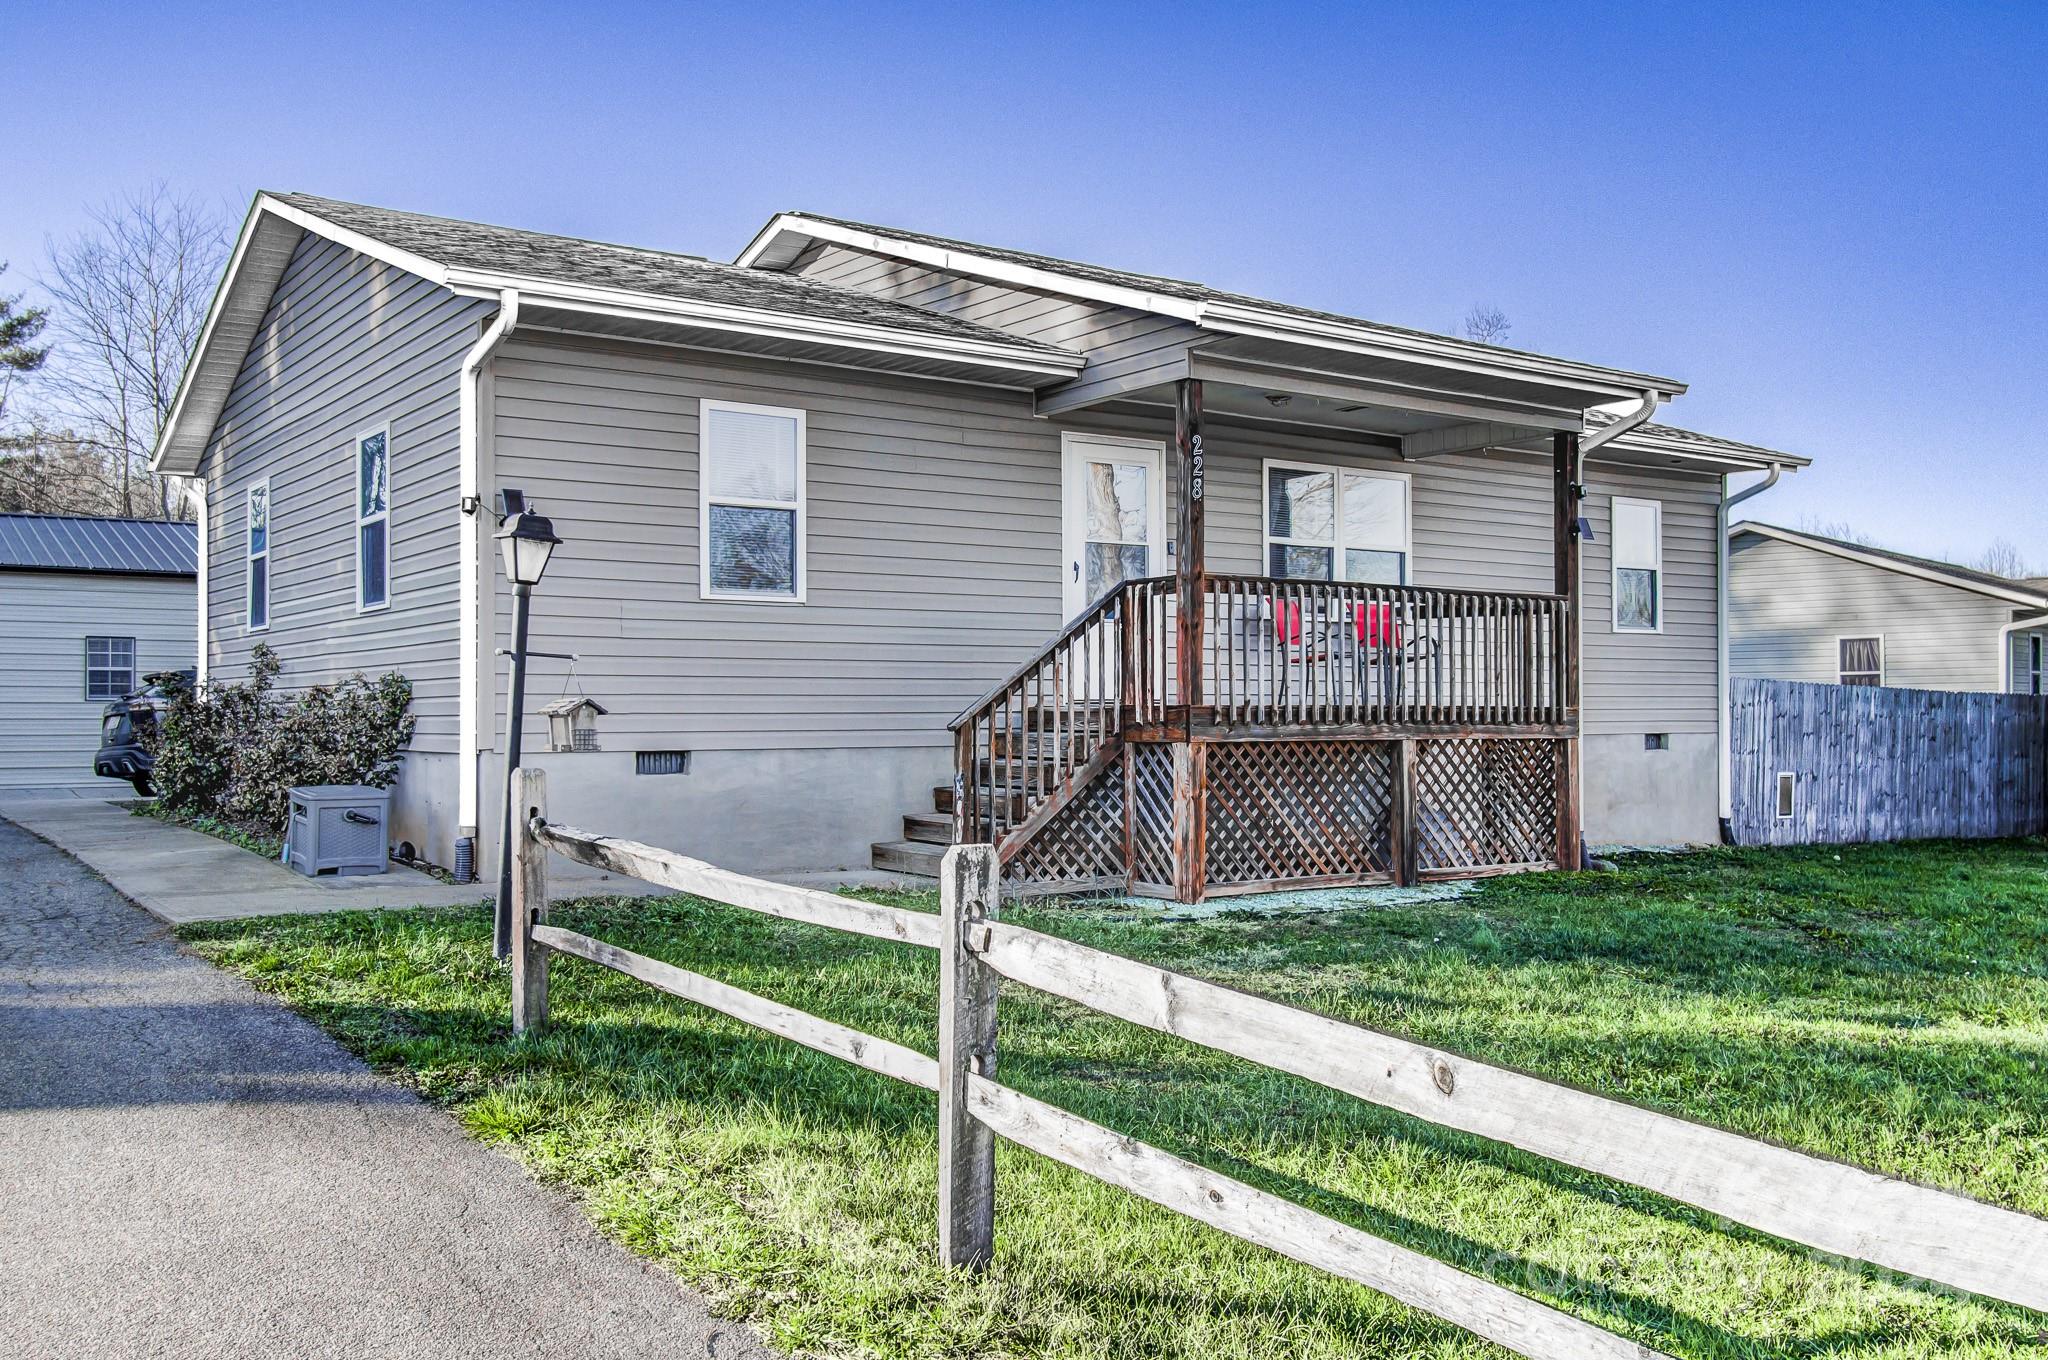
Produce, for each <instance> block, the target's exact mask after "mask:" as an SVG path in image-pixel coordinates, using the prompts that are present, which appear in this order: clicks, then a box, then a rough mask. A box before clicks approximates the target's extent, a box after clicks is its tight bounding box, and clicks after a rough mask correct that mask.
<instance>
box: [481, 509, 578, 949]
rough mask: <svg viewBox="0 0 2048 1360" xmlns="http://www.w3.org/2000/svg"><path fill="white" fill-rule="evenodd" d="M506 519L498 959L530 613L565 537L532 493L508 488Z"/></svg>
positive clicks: (503, 940) (505, 942)
mask: <svg viewBox="0 0 2048 1360" xmlns="http://www.w3.org/2000/svg"><path fill="white" fill-rule="evenodd" d="M503 494H504V498H505V519H504V522H503V524H502V526H501V527H500V528H499V530H498V547H499V549H500V550H501V551H503V553H504V554H505V579H506V580H508V581H510V582H511V583H512V653H511V657H512V664H511V667H510V671H511V680H510V689H511V693H510V695H509V697H508V702H507V703H506V705H505V818H504V825H502V826H501V827H500V828H499V834H498V911H497V935H496V940H495V944H494V948H495V950H496V953H497V956H498V960H499V961H500V962H503V961H504V960H506V959H508V958H510V957H511V956H512V815H513V811H514V809H513V807H512V773H513V771H515V770H517V769H518V768H519V738H520V735H521V729H522V728H524V727H525V725H526V618H527V611H528V609H529V608H530V607H531V605H532V603H533V588H534V587H535V586H537V585H539V584H540V578H541V575H542V574H543V573H544V572H546V571H547V569H548V557H549V555H550V554H552V553H553V552H554V550H555V545H556V544H558V543H560V542H561V541H562V540H561V539H559V538H557V537H555V526H554V524H553V523H552V522H550V521H549V519H548V517H547V516H545V515H543V514H540V513H539V512H537V511H534V510H529V509H527V508H526V495H525V493H524V492H519V491H506V492H505V493H503Z"/></svg>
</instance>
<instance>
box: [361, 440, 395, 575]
mask: <svg viewBox="0 0 2048 1360" xmlns="http://www.w3.org/2000/svg"><path fill="white" fill-rule="evenodd" d="M355 503H356V608H357V609H358V610H368V609H382V608H384V606H386V605H388V604H390V603H391V427H390V426H389V425H382V426H379V427H378V428H376V429H374V430H365V431H363V432H362V433H361V434H359V435H357V436H356V496H355Z"/></svg>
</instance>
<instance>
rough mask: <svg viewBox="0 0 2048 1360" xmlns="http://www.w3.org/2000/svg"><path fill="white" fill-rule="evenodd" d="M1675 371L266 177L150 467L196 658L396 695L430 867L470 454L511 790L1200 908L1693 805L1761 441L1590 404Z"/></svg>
mask: <svg viewBox="0 0 2048 1360" xmlns="http://www.w3.org/2000/svg"><path fill="white" fill-rule="evenodd" d="M1683 390H1684V387H1683V384H1681V383H1678V382H1676V381H1674V380H1671V379H1668V378H1659V377H1654V376H1651V375H1645V374H1638V373H1631V372H1627V371H1623V370H1618V369H1612V368H1606V367H1602V366H1599V365H1593V364H1586V363H1580V362H1575V361H1570V360H1563V359H1555V358H1549V357H1546V356H1542V355H1535V354H1528V353H1522V352H1519V351H1513V350H1506V349H1500V348H1496V347H1492V346H1487V345H1482V344H1476V343H1472V342H1467V341H1461V340H1456V339H1451V338H1448V337H1443V336H1436V335H1428V334H1424V333H1422V332H1417V331H1411V330H1405V329H1402V328H1399V327H1393V326H1385V325H1380V324H1377V323H1373V322H1368V321H1360V320H1355V319H1352V318H1346V317H1341V316H1336V315H1333V314H1330V313H1324V312H1314V311H1308V310H1305V309H1301V308H1296V307H1290V306H1284V305H1281V304H1275V303H1268V302H1264V301H1261V300H1259V299H1255V298H1248V297H1244V296H1241V295H1236V294H1229V293H1223V292H1219V291H1217V290H1213V289H1209V288H1206V287H1204V286H1201V285H1198V284H1191V283H1186V282H1181V281H1177V280H1171V279H1164V278H1158V277H1154V276H1149V275H1140V274H1132V273H1127V272H1123V271H1118V270H1110V269H1103V268H1098V267H1094V266H1089V265H1079V264H1073V263H1070V262H1066V261H1061V260H1055V259H1050V258H1047V257H1042V256H1036V255H1027V254H1022V253H1019V252H1015V251H1008V250H1002V249H998V248H993V247H983V246H976V245H973V244H970V243H966V242H960V241H950V240H946V239H943V238H937V237H931V236H925V235H921V234H918V233H912V232H901V231H893V230H889V229H886V228H880V227H870V226H861V225H857V224H851V223H845V222H840V221H837V220H834V219H829V218H822V217H813V216H808V215H803V214H785V215H782V216H779V217H777V218H775V219H774V220H773V221H771V222H770V223H769V224H768V225H767V227H765V228H764V229H763V231H762V232H761V233H760V235H759V236H758V237H757V238H756V239H755V241H754V242H753V243H752V244H751V245H750V246H749V247H748V248H747V249H746V251H745V252H743V253H742V255H741V256H740V257H739V259H738V261H737V262H736V263H734V264H720V263H715V262H711V261H708V260H703V259H699V258H696V257H693V256H686V255H676V254H669V253H665V252H660V251H652V250H641V249H634V248H630V247H624V246H614V245H604V244H599V243H593V242H589V241H582V240H572V239H567V238H562V237H553V236H544V235H538V234H534V233H529V232H522V231H514V230H510V229H506V228H501V227H490V226H482V225H478V224H474V223H467V222H456V221H450V220H446V219H441V218H432V217H424V216H419V215H417V214H411V213H404V212H394V211H389V210H384V209H377V208H367V207H362V206H358V205H353V204H346V203H340V202H336V201H333V200H329V199H323V198H316V197H312V196H309V195H303V194H264V195H259V197H258V199H257V201H256V203H255V205H254V207H253V208H252V209H251V212H250V215H249V218H248V221H247V224H246V225H245V227H244V230H243V232H242V235H241V238H240V240H239V242H238V244H237V246H236V249H235V252H234V255H233V259H232V262H231V264H230V267H229V271H228V275H227V278H226V280H225V281H224V283H223V285H222V287H221V290H220V292H219V295H218V297H217V299H216V302H215V305H214V310H213V313H212V315H211V317H210V318H209V321H208V323H207V327H206V331H205V334H204V337H203V338H202V341H201V343H200V346H199V348H198V350H197V353H196V355H195V357H194V360H193V363H192V365H191V367H190V369H189V371H188V373H187V374H186V378H185V383H184V386H183V388H182V389H181V392H180V396H179V400H178V405H177V409H176V411H175V413H174V415H173V418H172V420H171V421H170V423H169V425H168V427H167V429H166V431H165V434H164V437H163V440H162V442H161V444H160V445H159V448H158V450H157V453H156V456H155V459H154V462H153V466H154V467H156V468H157V469H158V470H160V471H164V472H173V473H179V474H183V475H187V476H196V477H198V478H200V479H202V481H203V485H204V491H205V495H206V506H207V508H206V512H205V516H204V520H205V526H206V527H205V534H204V548H203V553H204V555H205V557H206V560H207V562H208V564H209V567H208V574H207V577H206V579H207V581H208V583H209V584H208V588H207V589H206V591H205V592H204V599H203V601H202V615H203V617H202V624H201V629H202V633H203V636H204V638H205V647H204V657H203V660H202V665H203V666H204V667H205V668H206V669H207V670H209V671H210V672H212V673H216V674H218V673H228V674H237V675H238V674H240V673H242V671H243V669H244V668H245V666H246V664H247V659H248V656H249V649H250V647H251V646H252V645H253V644H254V643H255V642H256V641H258V640H259V639H262V640H267V641H268V642H269V643H270V644H271V646H272V647H273V648H275V649H276V651H277V652H278V653H279V655H280V656H281V658H282V659H283V661H284V664H285V668H286V669H285V673H284V676H283V683H286V684H293V683H297V684H305V683H310V682H314V681H319V680H325V679H331V678H334V677H337V676H339V675H342V674H346V673H348V672H350V671H356V670H366V671H373V672H374V671H378V670H383V669H386V668H396V669H399V670H402V671H404V672H405V673H406V674H407V675H409V676H410V677H411V678H412V680H413V681H414V684H415V694H416V709H417V712H418V716H419V729H418V735H417V737H416V739H415V741H414V748H413V753H412V754H411V755H410V756H409V757H408V759H407V761H406V764H405V768H404V771H403V774H402V777H401V781H400V784H399V786H398V789H397V792H396V801H395V806H394V822H395V831H396V834H397V835H398V836H401V837H403V838H405V839H408V840H410V841H412V842H414V844H415V845H416V847H417V848H419V849H420V850H421V851H422V852H423V853H424V854H426V855H427V856H428V857H430V858H432V859H434V860H436V861H438V862H440V863H443V864H452V863H454V862H456V858H457V855H458V845H459V843H461V842H463V841H468V842H469V843H470V844H471V845H474V846H475V848H476V849H477V851H478V853H479V855H480V859H479V861H478V862H479V863H481V864H488V863H490V862H491V860H490V856H491V855H492V854H493V853H494V842H495V839H496V837H495V827H496V826H497V824H498V820H499V816H500V814H499V812H498V810H497V789H498V787H499V781H500V779H501V778H502V772H501V769H500V762H499V761H498V759H497V757H496V754H495V752H496V750H497V749H498V744H499V741H500V737H499V735H498V734H499V733H500V731H501V729H502V712H503V709H502V698H501V696H502V695H503V692H504V669H503V666H504V663H503V658H502V656H500V655H499V649H501V648H502V647H504V646H505V645H506V643H507V639H508V636H509V615H510V599H511V597H510V592H509V590H508V588H507V587H506V586H505V585H504V583H503V581H502V579H501V576H500V573H499V570H498V567H497V558H496V553H495V551H494V549H493V546H492V544H491V542H490V539H491V536H492V534H493V532H494V529H495V523H494V520H493V518H492V516H491V512H492V507H493V505H494V503H495V501H496V497H497V494H498V493H499V492H501V491H503V490H506V489H517V490H519V491H521V492H523V493H524V494H525V496H526V497H527V498H529V499H530V500H531V501H533V502H535V503H536V504H537V505H538V507H539V508H540V509H541V510H542V511H544V512H545V513H546V514H547V515H549V516H550V517H551V518H552V520H553V523H554V526H555V528H556V530H557V531H558V532H559V534H560V535H561V537H562V539H563V543H562V546H561V547H560V548H559V549H557V551H556V553H555V557H554V563H553V565H552V566H551V567H550V568H549V571H548V574H547V577H546V579H545V581H543V582H542V584H541V585H540V587H539V588H538V590H537V591H536V592H535V594H534V622H533V631H532V639H531V646H532V647H533V648H534V649H536V650H539V651H545V652H555V653H573V654H574V655H575V657H576V660H575V662H574V674H573V678H572V677H571V676H570V675H568V674H566V673H565V663H564V662H562V661H560V660H553V659H549V658H545V657H543V658H538V659H536V660H535V662H534V665H533V668H532V670H533V674H532V679H531V681H530V689H529V692H530V693H532V694H534V695H536V696H537V697H536V699H535V702H534V704H533V705H532V706H531V709H532V711H530V712H529V715H528V727H527V729H526V732H525V736H524V745H525V749H526V750H527V751H528V752H538V753H539V754H537V755H535V756H534V757H533V759H534V761H535V763H537V764H540V765H543V766H545V768H546V769H547V770H548V773H549V779H550V789H551V792H550V797H551V798H552V800H553V804H554V808H555V811H556V813H557V815H559V816H562V817H564V818H565V819H570V820H574V821H575V822H577V823H578V824H580V825H585V826H589V827H593V828H600V829H602V830H605V831H607V832H611V833H615V834H622V835H630V836H633V837H636V838H638V839H642V840H646V841H651V842H655V843H659V844H664V845H669V846H674V847H677V848H679V849H682V850H684V851H686V852H688V853H690V854H693V855H699V856H702V857H704V858H707V859H710V860H713V861H717V862H720V863H724V864H728V865H731V866H733V867H736V868H742V869H749V870H755V871H797V870H806V869H818V870H838V869H846V868H850V867H855V866H860V865H864V864H866V863H868V862H870V860H872V862H874V863H875V864H877V865H882V866H885V867H896V868H929V867H930V866H931V865H932V864H934V863H935V861H936V856H937V851H938V843H940V842H943V841H945V840H947V839H948V838H949V837H951V836H952V835H953V834H955V832H956V829H957V830H958V831H961V832H964V833H965V834H968V835H970V836H972V837H973V838H976V839H996V840H999V841H1001V842H1002V844H1003V848H1004V855H1005V858H1006V860H1007V861H1008V863H1009V866H1010V872H1011V873H1012V875H1013V877H1018V878H1023V879H1029V880H1031V881H1034V882H1036V883H1039V884H1045V883H1052V882H1074V883H1088V884H1091V885H1092V884H1098V883H1103V882H1135V883H1137V884H1138V885H1139V886H1140V887H1141V888H1144V889H1146V890H1149V891H1155V892H1157V891H1167V892H1174V893H1178V894H1179V895H1183V896H1202V895H1205V894H1209V893H1215V892H1225V891H1233V890H1243V889H1246V888H1249V887H1255V886H1262V885H1268V884H1271V883H1275V882H1294V883H1300V882H1309V881H1316V882H1359V881H1376V880H1381V879H1385V878H1388V877H1393V878H1397V879H1404V880H1405V879H1412V878H1415V877H1418V876H1425V877H1426V876H1445V875H1452V874H1459V873H1468V872H1489V871H1493V872H1497V871H1499V870H1500V869H1502V868H1507V867H1522V866H1525V865H1528V864H1532V863H1548V862H1554V861H1556V860H1560V859H1562V860H1565V861H1567V862H1570V861H1575V860H1576V857H1577V854H1578V836H1577V834H1576V832H1577V829H1578V828H1579V826H1580V825H1581V823H1582V824H1583V828H1584V831H1585V833H1586V835H1588V836H1589V837H1590V838H1592V839H1593V840H1595V841H1635V842H1685V841H1706V840H1711V839H1713V838H1714V837H1715V836H1716V833H1717V826H1716V816H1717V805H1716V770H1717V763H1718V762H1717V753H1718V743H1719V741H1720V739H1721V735H1722V726H1723V724H1722V719H1721V712H1722V705H1721V703H1720V702H1719V699H1718V695H1719V688H1720V685H1721V682H1722V679H1723V677H1722V676H1721V675H1720V674H1719V667H1718V664H1717V655H1718V650H1719V636H1718V631H1717V627H1718V625H1717V619H1718V611H1719V605H1720V601H1719V597H1718V591H1717V588H1716V579H1717V569H1718V566H1719V558H1718V552H1719V549H1720V545H1721V542H1722V535H1721V529H1720V526H1721V523H1722V520H1721V515H1722V500H1723V495H1724V490H1725V482H1724V479H1725V477H1726V475H1727V474H1730V473H1737V472H1744V471H1753V470H1760V469H1764V468H1768V467H1771V466H1774V465H1775V466H1781V467H1796V466H1799V465H1801V464H1803V462H1804V461H1805V460H1803V459H1799V458H1796V457H1792V456H1790V455H1787V454H1782V453H1776V452H1773V451H1770V450H1767V449H1761V448H1756V447H1753V446H1750V445H1745V444H1737V443H1733V442H1731V441H1726V440H1719V439H1714V438H1710V437H1707V436H1703V435H1697V434H1692V433H1689V432H1686V431H1682V430H1677V429H1673V428H1670V427H1665V426H1658V425H1652V424H1647V423H1636V422H1637V420H1638V419H1639V418H1640V417H1641V416H1642V415H1643V414H1645V413H1647V412H1648V411H1650V410H1653V409H1654V408H1655V406H1656V404H1657V402H1659V401H1661V400H1663V399H1665V398H1668V397H1670V396H1673V395H1676V394H1678V393H1680V392H1682V391H1683ZM1613 407H1619V408H1621V409H1624V410H1627V411H1629V412H1632V413H1633V414H1632V415H1631V416H1627V417H1623V418H1620V419H1617V418H1616V417H1615V416H1614V415H1612V414H1606V413H1604V412H1605V410H1606V408H1613ZM1582 443H1583V449H1584V452H1585V453H1587V454H1589V455H1590V456H1589V457H1588V458H1587V460H1586V461H1585V463H1584V469H1583V474H1581V473H1580V472H1579V470H1578V460H1579V458H1580V454H1581V449H1582ZM1581 475H1582V476H1583V494H1581V483H1580V480H1579V479H1580V477H1581ZM1581 517H1583V518H1584V519H1585V520H1586V521H1588V522H1589V523H1590V526H1591V529H1592V531H1593V536H1592V538H1591V539H1590V540H1587V541H1582V540H1581V539H1580V538H1579V537H1578V536H1577V534H1576V533H1575V532H1573V528H1572V526H1573V525H1574V524H1575V523H1576V522H1577V521H1578V520H1579V519H1580V518H1581ZM1574 562H1580V563H1582V567H1581V570H1579V571H1576V572H1575V571H1574V570H1572V567H1573V564H1574ZM1147 578H1163V579H1147ZM1332 578H1334V579H1332ZM1134 582H1137V583H1136V584H1134ZM1581 583H1583V584H1581ZM1176 598H1184V599H1186V600H1189V601H1194V600H1196V599H1201V600H1204V601H1205V605H1204V607H1203V608H1202V609H1199V610H1192V609H1191V610H1187V611H1181V610H1179V609H1177V607H1176V606H1175V604H1174V600H1175V599H1176ZM1177 620H1185V622H1177ZM1581 625H1582V628H1583V635H1584V658H1583V665H1578V664H1574V662H1575V660H1576V649H1575V647H1574V646H1573V641H1574V637H1575V634H1576V633H1577V632H1578V631H1579V627H1580V626H1581ZM1056 636H1057V637H1058V638H1061V639H1063V640H1061V641H1058V642H1057V645H1049V644H1053V643H1054V642H1055V639H1056ZM1180 657H1187V658H1191V659H1193V658H1199V664H1190V665H1188V666H1187V667H1185V669H1183V668H1182V666H1181V664H1180V661H1179V660H1178V659H1177V658H1180ZM991 686H995V687H996V688H995V689H994V690H993V691H992V690H991ZM572 691H573V693H575V694H587V695H588V696H589V697H590V698H591V699H593V700H595V701H597V703H598V704H599V705H601V706H602V709H603V712H602V713H601V714H597V713H594V712H593V713H592V714H591V716H589V717H588V719H587V721H588V723H589V726H588V728H587V730H586V731H585V733H584V735H583V737H582V738H580V739H579V742H578V743H577V744H576V746H577V748H576V749H572V750H563V751H549V750H547V749H546V748H547V746H548V729H547V718H546V716H545V715H543V714H541V713H540V712H539V705H540V704H541V703H542V702H545V701H546V700H548V699H552V698H554V697H556V696H557V695H558V694H567V693H571V692H572ZM985 696H987V697H986V699H985ZM956 718H958V719H960V720H961V721H960V723H959V724H958V726H959V731H958V732H957V733H956V732H955V731H954V730H951V729H952V727H953V726H954V725H955V720H956ZM1581 771H1582V773H1581ZM1582 788H1583V792H1581V789H1582ZM956 819H957V827H956ZM874 842H880V843H881V844H878V845H876V846H875V847H874V849H873V850H872V851H871V850H870V844H871V843H874Z"/></svg>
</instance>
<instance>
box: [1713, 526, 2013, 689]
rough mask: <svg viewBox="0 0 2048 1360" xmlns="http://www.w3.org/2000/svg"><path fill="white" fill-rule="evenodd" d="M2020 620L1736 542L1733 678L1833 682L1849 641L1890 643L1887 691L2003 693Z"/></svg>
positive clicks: (1911, 581)
mask: <svg viewBox="0 0 2048 1360" xmlns="http://www.w3.org/2000/svg"><path fill="white" fill-rule="evenodd" d="M2013 616H2014V610H2013V606H2012V605H2011V604H2010V603H2008V602H2006V601H2003V600H1995V599H1992V598H1991V597H1990V596H1987V595H1980V594H1978V593H1976V592H1975V591H1971V590H1964V589H1962V588H1960V587H1957V586H1950V585H1944V584H1942V583H1941V582H1938V581H1928V580H1923V579H1921V578H1919V577H1915V576H1908V575H1905V574H1904V573H1902V572H1896V571H1890V570H1887V569H1885V568H1883V567H1873V566H1869V565H1867V564H1865V563H1862V562H1852V561H1850V560H1849V559H1847V558H1843V557H1837V556H1835V555H1834V554H1832V553H1824V552H1820V551H1817V550H1815V549H1813V548H1807V547H1803V546H1801V545H1799V544H1796V543H1787V542H1784V541H1783V540H1781V539H1774V538H1766V537H1764V536H1762V535H1760V534H1739V535H1737V536H1736V537H1735V539H1734V540H1733V541H1732V543H1731V544H1730V553H1729V559H1728V661H1729V672H1730V673H1731V674H1732V675H1737V676H1743V677H1751V678H1756V679H1767V680H1805V681H1813V682H1818V683H1822V684H1833V683H1835V682H1836V681H1837V680H1839V679H1840V675H1839V672H1838V671H1837V665H1838V660H1837V651H1836V642H1837V640H1838V639H1839V638H1843V637H1868V636H1882V637H1883V638H1884V682H1885V683H1886V684H1887V685H1898V686H1902V687H1905V688H1909V689H1948V690H1996V689H2001V688H2003V687H2004V685H2005V666H2004V664H2003V660H2002V658H2001V656H2000V654H1999V643H1998V630H1999V628H2000V627H2002V626H2003V625H2004V624H2005V623H2007V622H2009V621H2010V620H2011V619H2012V618H2013Z"/></svg>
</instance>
